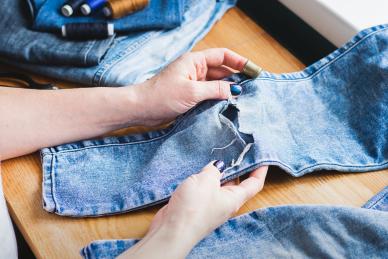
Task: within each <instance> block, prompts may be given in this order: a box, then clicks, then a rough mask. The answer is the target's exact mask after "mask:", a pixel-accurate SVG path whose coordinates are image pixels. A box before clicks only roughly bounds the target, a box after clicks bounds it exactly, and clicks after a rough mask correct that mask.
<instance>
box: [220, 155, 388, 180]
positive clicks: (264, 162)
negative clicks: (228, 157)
mask: <svg viewBox="0 0 388 259" xmlns="http://www.w3.org/2000/svg"><path fill="white" fill-rule="evenodd" d="M261 165H277V166H279V167H281V168H282V169H285V170H286V171H288V172H289V173H290V174H291V175H293V176H296V177H298V176H300V174H301V173H303V172H304V171H306V170H308V169H312V168H314V167H320V166H322V165H328V166H337V167H341V168H359V169H364V168H369V167H375V168H376V170H379V169H384V168H385V165H388V162H384V163H382V164H376V165H365V166H352V165H341V164H334V163H333V164H330V163H319V164H315V165H313V166H309V167H306V168H303V169H301V170H299V171H296V172H294V171H293V170H292V168H291V167H289V166H288V165H286V164H284V163H282V162H280V161H276V160H261V161H260V162H257V163H254V164H252V165H249V166H248V167H246V168H243V169H241V170H240V169H238V170H237V172H236V173H232V174H230V175H227V176H226V177H225V178H224V179H222V181H223V182H224V181H228V180H232V179H234V178H236V177H237V176H241V175H243V174H245V173H247V172H249V171H252V170H254V169H255V168H257V167H259V166H261ZM287 169H288V170H287ZM333 170H335V169H333ZM227 173H228V172H227V170H226V171H225V174H227Z"/></svg>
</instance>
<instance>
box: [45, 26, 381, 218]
mask: <svg viewBox="0 0 388 259" xmlns="http://www.w3.org/2000/svg"><path fill="white" fill-rule="evenodd" d="M234 80H235V81H239V82H240V84H241V85H242V87H243V94H242V95H241V96H240V97H239V98H238V99H237V100H233V101H232V100H230V101H206V102H203V103H202V104H200V105H198V106H197V107H196V108H194V109H192V110H190V111H189V112H187V113H186V114H184V115H183V116H181V117H179V118H178V119H177V120H176V121H175V123H174V124H173V125H171V126H170V127H168V128H167V129H164V130H159V131H154V132H149V133H145V134H139V135H128V136H123V137H108V138H103V139H97V140H87V141H80V142H76V143H71V144H65V145H61V146H57V147H51V148H45V149H43V150H42V152H41V155H42V168H43V200H44V208H45V209H46V210H47V211H49V212H54V213H57V214H59V215H67V216H81V217H82V216H98V215H104V214H114V213H122V212H126V211H131V210H135V209H140V208H143V207H146V206H151V205H152V204H155V203H160V202H163V201H165V200H167V199H168V198H169V196H170V195H171V193H172V192H173V191H174V189H175V188H176V187H177V185H178V184H180V183H181V182H182V181H183V180H184V179H186V178H187V177H188V176H190V175H192V174H194V173H197V172H198V171H200V169H201V168H203V166H205V165H206V164H207V163H209V162H210V161H211V160H216V159H220V160H224V161H225V162H226V164H227V165H228V168H227V169H226V171H225V174H224V178H223V181H227V180H230V179H233V178H236V177H237V176H239V175H242V174H245V173H246V172H249V171H251V170H253V169H255V168H257V167H259V166H262V165H276V166H279V167H281V168H282V169H284V170H285V171H287V172H288V173H290V174H291V175H293V176H302V175H304V174H306V173H310V172H313V171H317V170H337V171H344V172H367V171H373V170H380V169H384V168H387V167H388V142H387V141H388V138H387V136H388V128H387V125H388V123H387V121H388V91H387V89H388V25H381V26H376V27H373V28H370V29H367V30H364V31H362V32H360V33H359V34H358V35H357V36H355V37H354V38H353V39H352V40H351V41H350V42H349V43H347V44H346V45H345V46H343V47H342V48H340V49H338V50H337V51H335V52H333V53H332V54H330V55H328V56H327V57H325V58H323V59H322V60H320V61H318V62H317V63H315V64H313V65H311V66H309V67H307V68H306V69H305V70H303V71H301V72H296V73H289V74H280V75H278V74H272V73H269V72H264V73H263V74H262V75H261V76H260V78H257V79H253V80H252V79H246V78H244V77H243V76H241V75H236V76H235V77H234Z"/></svg>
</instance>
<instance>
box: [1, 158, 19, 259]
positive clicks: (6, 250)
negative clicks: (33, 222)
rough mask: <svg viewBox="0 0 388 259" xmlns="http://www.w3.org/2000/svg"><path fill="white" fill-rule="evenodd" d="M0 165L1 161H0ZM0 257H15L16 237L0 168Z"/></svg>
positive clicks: (15, 258)
mask: <svg viewBox="0 0 388 259" xmlns="http://www.w3.org/2000/svg"><path fill="white" fill-rule="evenodd" d="M0 166H1V163H0ZM0 258H7V259H17V258H18V256H17V248H16V239H15V235H14V232H13V228H12V224H11V220H10V218H9V215H8V211H7V207H6V204H5V200H4V195H3V187H2V183H1V168H0Z"/></svg>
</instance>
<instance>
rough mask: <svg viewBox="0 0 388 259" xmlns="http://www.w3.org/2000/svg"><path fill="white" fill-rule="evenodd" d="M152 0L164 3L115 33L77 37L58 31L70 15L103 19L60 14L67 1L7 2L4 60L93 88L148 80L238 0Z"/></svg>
mask: <svg viewBox="0 0 388 259" xmlns="http://www.w3.org/2000/svg"><path fill="white" fill-rule="evenodd" d="M151 2H159V3H158V4H157V6H158V7H159V9H157V11H152V10H151V11H147V10H148V9H147V10H144V11H141V12H138V13H136V14H133V16H132V15H131V16H128V18H126V19H124V20H122V19H120V21H118V22H117V24H115V28H116V29H117V30H118V31H119V34H116V35H114V36H113V37H110V38H107V39H103V40H89V41H71V40H68V39H66V38H62V37H61V36H60V34H59V33H57V31H58V29H59V28H60V27H61V25H63V24H64V23H65V22H67V20H65V19H70V20H69V21H76V22H78V21H80V20H79V19H81V20H82V21H87V22H90V21H91V20H90V19H97V21H98V19H100V18H98V17H93V18H91V17H74V18H64V17H62V16H61V15H60V13H59V7H60V6H61V5H62V4H63V1H55V0H46V1H45V0H29V1H26V0H3V5H4V6H7V8H4V9H3V12H2V15H1V16H0V63H3V64H9V65H13V66H15V67H18V68H22V69H24V70H27V71H30V72H35V73H38V74H41V75H45V76H50V77H52V78H57V79H62V80H69V81H72V82H76V83H80V84H84V85H89V86H123V85H129V84H133V83H139V82H143V81H145V80H146V79H148V78H150V77H151V76H153V75H154V74H156V73H157V72H158V71H160V70H161V69H162V68H163V67H165V66H166V65H167V64H169V63H170V62H171V61H173V60H175V59H176V58H177V57H179V56H180V55H181V54H182V53H184V52H186V51H188V50H190V49H191V48H192V47H193V46H194V44H195V43H196V42H197V41H198V40H200V39H201V38H202V37H204V36H205V34H206V33H207V32H208V31H209V30H210V29H211V27H212V26H213V24H214V23H215V22H216V21H217V20H218V19H219V18H221V17H222V15H223V14H224V13H225V12H226V11H227V10H228V9H229V8H231V7H233V6H234V5H235V3H236V0H224V1H215V0H184V1H183V0H178V1H167V0H165V1H151ZM167 2H168V3H167ZM163 3H164V5H163ZM164 6H165V8H163V7H164ZM150 7H153V4H151V6H150ZM159 15H161V16H165V17H164V18H161V17H159ZM150 16H152V17H153V18H152V19H149V18H147V17H150ZM158 17H159V18H158Z"/></svg>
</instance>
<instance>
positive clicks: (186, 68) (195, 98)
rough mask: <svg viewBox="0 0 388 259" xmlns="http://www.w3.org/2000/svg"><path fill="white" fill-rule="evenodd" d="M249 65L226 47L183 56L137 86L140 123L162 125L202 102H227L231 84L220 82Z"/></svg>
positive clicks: (244, 59)
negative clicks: (219, 100) (217, 100)
mask: <svg viewBox="0 0 388 259" xmlns="http://www.w3.org/2000/svg"><path fill="white" fill-rule="evenodd" d="M246 62H247V59H246V58H244V57H242V56H240V55H239V54H237V53H235V52H233V51H231V50H229V49H224V48H216V49H207V50H204V51H198V52H190V53H186V54H184V55H183V56H181V57H180V58H178V59H177V60H176V61H174V62H173V63H171V64H170V65H169V66H168V67H167V68H165V69H164V70H163V71H162V72H161V73H160V74H158V75H156V76H154V77H152V78H151V79H149V80H147V81H146V82H144V83H141V84H139V85H136V86H134V87H135V88H136V92H137V93H136V94H137V96H138V98H139V102H138V103H139V105H140V106H141V107H139V109H138V110H139V112H138V116H139V117H140V118H138V122H139V124H141V125H144V126H155V125H159V124H161V123H164V122H169V121H171V120H174V119H175V118H176V117H177V116H178V115H180V114H182V113H184V112H186V111H188V110H189V109H191V108H193V107H194V106H195V105H197V104H198V103H199V102H201V101H204V100H207V99H228V98H229V97H230V96H231V91H230V84H231V82H227V81H222V80H220V79H222V78H225V77H227V76H229V75H231V74H232V73H233V72H234V71H235V70H237V71H242V70H243V68H244V65H245V63H246ZM233 70H234V71H233ZM132 87H133V86H132Z"/></svg>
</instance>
